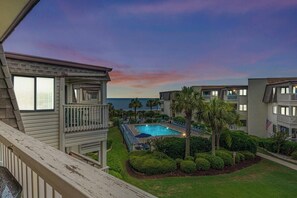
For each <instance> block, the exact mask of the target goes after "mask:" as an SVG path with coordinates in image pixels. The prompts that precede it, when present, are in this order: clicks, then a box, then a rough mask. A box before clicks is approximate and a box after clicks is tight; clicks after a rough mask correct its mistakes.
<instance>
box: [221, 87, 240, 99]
mask: <svg viewBox="0 0 297 198" xmlns="http://www.w3.org/2000/svg"><path fill="white" fill-rule="evenodd" d="M225 93H226V94H225V95H224V100H225V101H229V102H232V101H237V98H238V90H235V89H234V90H227V91H226V92H225Z"/></svg>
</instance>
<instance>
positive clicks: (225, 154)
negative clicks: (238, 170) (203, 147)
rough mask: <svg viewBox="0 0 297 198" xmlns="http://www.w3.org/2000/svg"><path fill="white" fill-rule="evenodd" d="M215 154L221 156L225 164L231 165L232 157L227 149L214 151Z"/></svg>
mask: <svg viewBox="0 0 297 198" xmlns="http://www.w3.org/2000/svg"><path fill="white" fill-rule="evenodd" d="M216 156H218V157H220V158H222V160H223V161H224V165H225V166H232V165H233V157H232V155H231V154H230V153H229V152H228V151H223V150H219V151H216Z"/></svg>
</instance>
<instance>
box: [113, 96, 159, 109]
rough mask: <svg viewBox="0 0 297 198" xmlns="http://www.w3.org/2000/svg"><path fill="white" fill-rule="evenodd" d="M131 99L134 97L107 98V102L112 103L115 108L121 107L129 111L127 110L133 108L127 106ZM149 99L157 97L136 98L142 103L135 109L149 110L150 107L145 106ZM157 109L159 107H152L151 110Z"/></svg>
mask: <svg viewBox="0 0 297 198" xmlns="http://www.w3.org/2000/svg"><path fill="white" fill-rule="evenodd" d="M132 99H135V98H107V102H108V103H112V104H113V106H114V108H115V109H116V110H119V109H123V110H125V111H129V110H133V109H132V108H129V103H130V102H131V100H132ZM149 99H157V98H138V100H139V101H140V102H141V104H142V107H141V108H138V109H137V110H138V111H139V110H141V111H148V110H150V108H149V107H147V106H146V102H147V101H148V100H149ZM157 109H160V107H153V110H157Z"/></svg>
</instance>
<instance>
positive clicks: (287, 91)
mask: <svg viewBox="0 0 297 198" xmlns="http://www.w3.org/2000/svg"><path fill="white" fill-rule="evenodd" d="M277 101H278V102H297V85H288V86H283V87H279V88H278V90H277Z"/></svg>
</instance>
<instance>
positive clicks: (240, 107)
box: [239, 105, 247, 111]
mask: <svg viewBox="0 0 297 198" xmlns="http://www.w3.org/2000/svg"><path fill="white" fill-rule="evenodd" d="M239 111H247V105H239Z"/></svg>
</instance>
